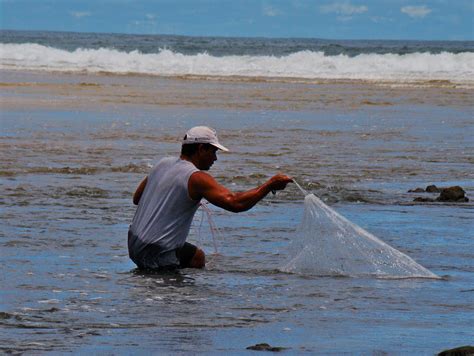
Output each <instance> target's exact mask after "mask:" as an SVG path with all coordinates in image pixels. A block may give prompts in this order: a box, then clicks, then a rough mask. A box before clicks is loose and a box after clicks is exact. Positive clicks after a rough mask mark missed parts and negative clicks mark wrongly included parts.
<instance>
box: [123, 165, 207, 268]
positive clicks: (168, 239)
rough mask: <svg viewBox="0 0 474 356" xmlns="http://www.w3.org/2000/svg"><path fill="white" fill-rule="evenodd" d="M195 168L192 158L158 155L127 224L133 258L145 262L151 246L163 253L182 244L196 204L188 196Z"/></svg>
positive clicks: (130, 251)
mask: <svg viewBox="0 0 474 356" xmlns="http://www.w3.org/2000/svg"><path fill="white" fill-rule="evenodd" d="M198 171H199V169H197V168H196V166H194V164H192V163H191V162H188V161H185V160H182V159H180V158H178V159H176V158H173V157H167V158H163V159H161V160H160V161H159V162H158V164H157V165H156V166H155V167H154V168H153V169H152V170H151V172H150V174H149V175H148V179H147V183H146V186H145V189H144V191H143V193H142V196H141V198H140V202H139V203H138V208H137V211H136V212H135V216H134V218H133V221H132V224H131V225H130V234H129V235H131V237H132V241H130V238H129V244H128V245H129V254H130V257H131V258H132V260H133V261H134V262H136V263H137V262H138V263H140V261H141V260H142V261H143V262H145V260H147V259H148V258H147V255H149V253H147V250H150V249H151V248H152V249H153V250H154V251H159V254H164V253H166V252H168V251H171V250H174V249H177V248H180V247H182V246H183V245H184V243H185V241H186V238H187V236H188V233H189V229H190V227H191V223H192V221H193V217H194V214H195V212H196V210H197V209H198V207H199V201H198V200H193V199H191V197H190V196H189V192H188V181H189V178H190V177H191V175H192V174H193V173H194V172H198ZM148 252H151V251H148ZM153 255H155V253H153ZM150 257H151V256H150ZM142 264H143V263H142ZM146 264H148V263H146Z"/></svg>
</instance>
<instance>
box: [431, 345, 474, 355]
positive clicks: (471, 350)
mask: <svg viewBox="0 0 474 356" xmlns="http://www.w3.org/2000/svg"><path fill="white" fill-rule="evenodd" d="M438 356H474V346H461V347H456V348H455V349H450V350H444V351H441V352H440V353H439V354H438Z"/></svg>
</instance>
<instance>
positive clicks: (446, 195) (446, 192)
mask: <svg viewBox="0 0 474 356" xmlns="http://www.w3.org/2000/svg"><path fill="white" fill-rule="evenodd" d="M465 194H466V192H465V191H464V189H462V188H461V187H460V186H457V185H456V186H454V187H449V188H443V189H442V190H441V193H440V195H439V197H438V198H436V201H453V202H467V201H469V199H468V198H467V197H466V196H465Z"/></svg>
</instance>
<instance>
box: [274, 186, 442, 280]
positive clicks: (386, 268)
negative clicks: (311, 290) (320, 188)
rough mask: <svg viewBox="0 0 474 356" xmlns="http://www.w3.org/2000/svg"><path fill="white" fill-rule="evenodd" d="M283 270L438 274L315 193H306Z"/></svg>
mask: <svg viewBox="0 0 474 356" xmlns="http://www.w3.org/2000/svg"><path fill="white" fill-rule="evenodd" d="M300 189H301V188H300ZM302 191H303V192H305V191H304V190H302ZM282 270H283V271H285V272H292V273H302V274H313V275H339V276H369V275H372V276H376V277H381V278H414V277H422V278H439V277H438V276H436V275H435V274H434V273H432V272H430V271H428V270H427V269H426V268H424V267H423V266H421V265H419V264H418V263H416V262H415V261H414V260H413V259H411V258H410V257H408V256H407V255H405V254H403V253H401V252H400V251H398V250H396V249H394V248H393V247H391V246H389V245H387V244H386V243H385V242H383V241H381V240H379V239H378V238H377V237H375V236H374V235H372V234H370V233H369V232H367V231H365V230H364V229H362V228H361V227H359V226H357V225H356V224H353V223H352V222H350V221H349V220H347V219H346V218H344V217H343V216H341V215H340V214H338V213H337V212H336V211H334V210H333V209H331V208H330V207H329V206H327V205H326V204H324V203H323V202H322V201H321V200H320V199H319V198H318V197H316V196H315V195H314V194H307V195H306V197H305V210H304V216H303V221H302V223H301V226H300V228H299V229H298V232H297V234H296V236H295V238H294V240H293V241H292V244H291V245H290V248H289V258H288V261H287V262H286V264H285V266H283V267H282Z"/></svg>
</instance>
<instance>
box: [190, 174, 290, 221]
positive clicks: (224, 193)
mask: <svg viewBox="0 0 474 356" xmlns="http://www.w3.org/2000/svg"><path fill="white" fill-rule="evenodd" d="M291 181H292V179H291V178H289V177H287V176H285V175H283V174H277V175H276V176H273V177H272V178H270V179H269V180H268V181H267V182H265V183H264V184H262V185H261V186H259V187H256V188H254V189H251V190H248V191H245V192H239V193H233V192H231V191H230V190H229V189H227V188H226V187H224V186H222V185H220V184H219V183H217V182H216V180H215V179H214V178H213V177H212V176H210V175H209V174H207V173H205V172H196V173H194V174H193V175H192V176H191V178H190V179H189V183H188V189H189V195H190V196H191V198H193V199H195V200H199V199H201V198H205V199H206V200H207V201H209V202H210V203H212V204H214V205H216V206H218V207H221V208H223V209H225V210H228V211H232V212H235V213H237V212H241V211H246V210H249V209H250V208H252V207H253V206H254V205H255V204H257V203H258V202H259V201H260V200H262V199H263V198H264V197H265V196H266V195H267V194H268V193H270V192H271V191H272V190H282V189H285V187H286V185H287V184H288V183H289V182H291Z"/></svg>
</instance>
